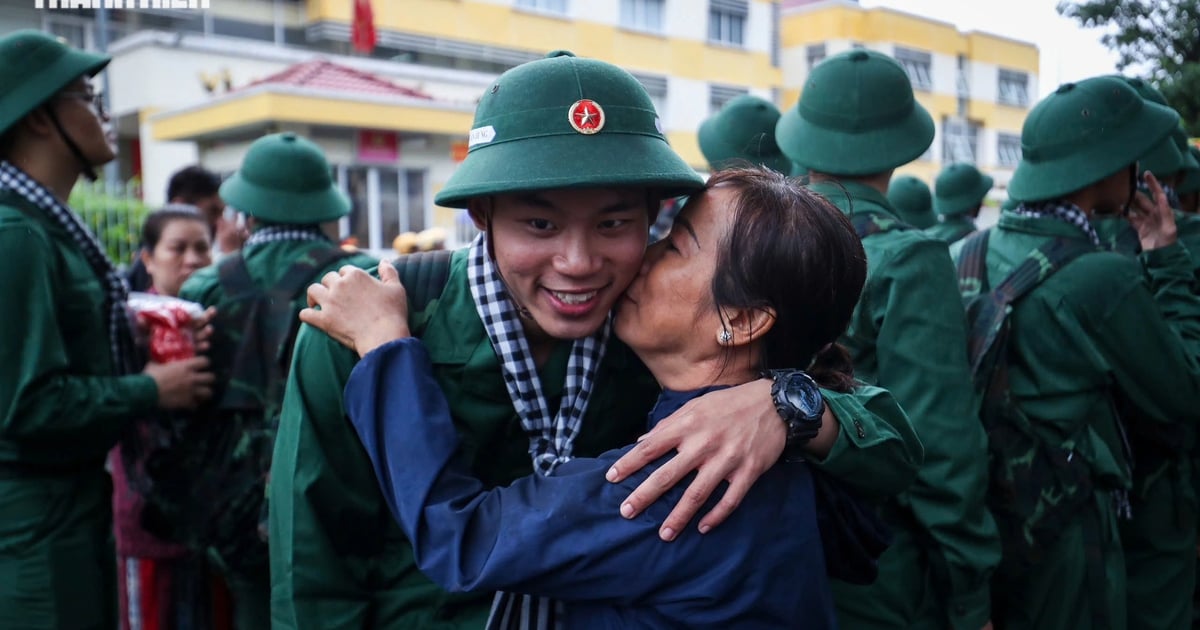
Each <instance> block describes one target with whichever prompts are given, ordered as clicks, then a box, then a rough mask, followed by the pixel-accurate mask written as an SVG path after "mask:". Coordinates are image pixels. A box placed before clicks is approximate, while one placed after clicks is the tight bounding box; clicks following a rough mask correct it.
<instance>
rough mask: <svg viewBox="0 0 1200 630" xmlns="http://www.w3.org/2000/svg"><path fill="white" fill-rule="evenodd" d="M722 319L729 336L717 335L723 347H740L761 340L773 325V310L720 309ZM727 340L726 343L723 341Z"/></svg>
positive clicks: (768, 308)
mask: <svg viewBox="0 0 1200 630" xmlns="http://www.w3.org/2000/svg"><path fill="white" fill-rule="evenodd" d="M721 315H722V319H724V320H725V329H726V330H728V331H729V332H730V334H729V335H724V336H722V335H720V334H718V337H717V338H718V340H721V341H722V343H721V345H724V346H742V345H746V344H749V343H753V342H755V341H758V340H759V339H761V338H762V336H763V335H765V334H767V332H768V331H770V330H771V327H772V326H774V325H775V309H773V308H770V307H766V308H722V309H721ZM725 339H728V341H725Z"/></svg>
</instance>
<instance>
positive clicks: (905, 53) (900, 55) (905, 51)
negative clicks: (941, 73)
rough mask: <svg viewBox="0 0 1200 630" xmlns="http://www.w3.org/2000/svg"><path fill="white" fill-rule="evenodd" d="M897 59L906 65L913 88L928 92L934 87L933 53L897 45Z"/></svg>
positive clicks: (905, 69)
mask: <svg viewBox="0 0 1200 630" xmlns="http://www.w3.org/2000/svg"><path fill="white" fill-rule="evenodd" d="M896 61H899V62H900V65H901V66H904V71H905V72H907V73H908V79H909V81H911V82H912V86H913V89H916V90H924V91H926V92H928V91H930V90H932V89H933V55H931V54H929V53H927V52H922V51H919V50H912V49H910V48H901V47H899V46H897V47H896Z"/></svg>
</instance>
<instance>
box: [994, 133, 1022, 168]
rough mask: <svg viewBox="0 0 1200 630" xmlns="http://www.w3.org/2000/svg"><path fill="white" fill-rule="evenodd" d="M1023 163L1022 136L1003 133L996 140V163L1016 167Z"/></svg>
mask: <svg viewBox="0 0 1200 630" xmlns="http://www.w3.org/2000/svg"><path fill="white" fill-rule="evenodd" d="M1020 161H1021V136H1018V135H1016V134H1012V133H1002V134H1000V136H999V137H998V138H997V140H996V163H997V164H999V165H1000V166H1016V165H1017V163H1018V162H1020Z"/></svg>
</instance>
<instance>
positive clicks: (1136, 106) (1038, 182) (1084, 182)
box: [1008, 77, 1179, 202]
mask: <svg viewBox="0 0 1200 630" xmlns="http://www.w3.org/2000/svg"><path fill="white" fill-rule="evenodd" d="M1178 125H1179V115H1178V114H1176V113H1175V112H1174V111H1171V110H1170V109H1169V108H1166V107H1163V106H1161V105H1157V104H1155V103H1151V102H1148V101H1146V100H1144V99H1143V98H1142V97H1141V96H1139V95H1138V93H1137V92H1136V91H1134V89H1133V88H1132V87H1130V86H1129V85H1128V84H1127V83H1126V82H1125V81H1123V80H1121V79H1117V78H1114V77H1094V78H1091V79H1085V80H1083V81H1080V82H1078V83H1066V84H1063V85H1061V86H1059V88H1058V89H1057V90H1056V91H1055V92H1054V93H1053V94H1051V95H1050V96H1047V97H1046V98H1044V99H1042V100H1041V102H1039V103H1038V104H1037V105H1035V106H1034V108H1033V110H1032V111H1030V112H1029V115H1028V116H1027V117H1026V118H1025V125H1024V126H1023V128H1022V129H1021V162H1020V164H1018V165H1017V170H1016V172H1014V173H1013V177H1012V180H1011V181H1010V182H1009V184H1008V194H1009V196H1011V197H1012V198H1013V199H1015V200H1017V201H1021V202H1026V201H1044V200H1051V199H1058V198H1060V197H1062V196H1063V195H1066V194H1068V193H1072V192H1075V191H1077V190H1080V189H1082V188H1085V187H1087V186H1088V185H1090V184H1094V183H1096V182H1098V181H1100V180H1102V179H1104V178H1105V177H1108V176H1109V175H1112V174H1113V173H1116V172H1117V171H1119V170H1121V169H1123V168H1126V167H1128V166H1129V165H1131V164H1133V163H1134V162H1136V161H1137V160H1138V158H1140V157H1142V156H1143V155H1145V154H1146V152H1148V151H1149V150H1150V149H1151V148H1152V147H1154V146H1155V145H1156V144H1158V143H1159V142H1161V141H1162V140H1163V139H1164V138H1166V137H1168V136H1169V135H1170V134H1171V130H1172V129H1174V128H1176V127H1177V126H1178Z"/></svg>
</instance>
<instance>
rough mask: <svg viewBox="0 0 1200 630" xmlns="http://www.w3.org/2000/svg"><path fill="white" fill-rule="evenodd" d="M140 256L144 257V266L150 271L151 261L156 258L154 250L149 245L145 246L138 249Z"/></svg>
mask: <svg viewBox="0 0 1200 630" xmlns="http://www.w3.org/2000/svg"><path fill="white" fill-rule="evenodd" d="M138 256H139V257H140V258H141V259H142V266H143V267H145V268H146V271H147V272H149V271H150V261H151V260H152V259H153V258H154V252H153V251H151V250H150V248H148V247H143V248H141V249H139V250H138Z"/></svg>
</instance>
